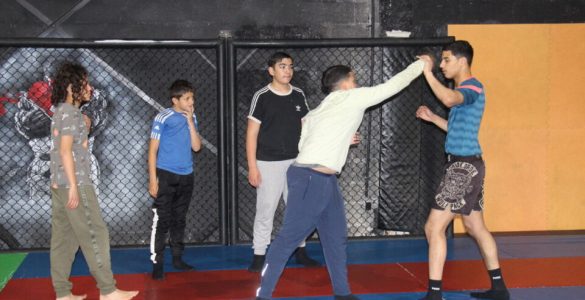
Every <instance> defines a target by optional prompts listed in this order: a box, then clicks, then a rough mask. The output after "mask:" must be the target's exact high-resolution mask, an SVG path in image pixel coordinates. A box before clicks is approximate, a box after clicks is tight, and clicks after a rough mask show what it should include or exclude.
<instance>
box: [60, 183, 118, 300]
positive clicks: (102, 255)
mask: <svg viewBox="0 0 585 300" xmlns="http://www.w3.org/2000/svg"><path fill="white" fill-rule="evenodd" d="M77 189H78V191H79V205H78V206H77V208H75V209H70V208H67V207H66V205H67V201H68V200H69V189H67V188H57V189H55V188H52V189H51V194H52V197H51V198H52V202H53V208H52V210H53V212H52V220H51V279H52V281H53V288H54V289H55V293H56V294H57V298H59V297H64V296H67V295H69V294H71V287H72V286H73V284H72V283H71V281H69V275H70V273H71V266H72V264H73V260H74V259H75V253H77V250H78V249H79V248H80V247H81V251H82V253H83V256H84V257H85V260H86V261H87V265H88V266H89V272H90V273H91V275H93V278H95V280H96V282H97V287H98V288H99V290H100V294H102V295H107V294H110V293H112V292H113V291H115V290H116V280H115V279H114V275H113V273H112V267H111V265H110V237H109V233H108V228H107V227H106V223H105V222H104V220H103V218H102V214H101V210H100V207H99V203H98V200H97V197H96V194H95V190H94V187H93V186H79V187H78V188H77Z"/></svg>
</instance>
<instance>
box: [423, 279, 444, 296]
mask: <svg viewBox="0 0 585 300" xmlns="http://www.w3.org/2000/svg"><path fill="white" fill-rule="evenodd" d="M442 285H443V282H442V281H441V280H432V279H429V289H428V290H427V294H426V296H425V297H424V298H422V299H421V300H442V299H443V288H442V287H441V286H442Z"/></svg>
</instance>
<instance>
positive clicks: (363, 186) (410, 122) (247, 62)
mask: <svg viewBox="0 0 585 300" xmlns="http://www.w3.org/2000/svg"><path fill="white" fill-rule="evenodd" d="M444 43H446V42H444ZM242 44H244V43H242ZM287 46H289V47H287ZM440 49H441V48H440V45H437V44H434V45H425V43H421V44H419V45H416V46H409V45H395V46H381V47H380V46H368V45H365V46H360V43H359V42H357V43H355V45H352V46H349V47H348V46H343V47H332V46H331V45H324V44H318V43H316V44H313V45H307V44H304V45H303V46H298V45H294V43H293V44H290V45H286V43H284V45H282V46H281V47H274V46H268V47H266V46H264V45H260V46H254V45H253V43H252V45H245V44H244V47H241V48H237V47H236V51H235V52H236V55H235V63H234V64H235V68H236V83H237V84H236V86H235V88H236V100H235V101H236V115H235V116H236V127H237V138H236V140H237V145H236V149H237V151H238V152H237V155H236V160H237V168H238V173H237V185H238V186H237V188H238V189H237V195H236V197H237V200H236V203H237V207H236V210H237V214H236V218H237V226H236V229H237V232H236V238H235V240H236V242H239V243H248V242H250V241H251V240H252V238H253V224H254V215H255V205H256V191H255V189H254V188H253V187H252V186H250V185H249V184H248V180H247V164H246V153H245V135H246V126H247V125H246V124H247V115H248V112H249V109H250V103H251V100H252V97H253V95H254V93H255V92H256V91H257V90H259V89H260V88H262V87H264V86H266V85H267V84H268V83H269V82H270V81H271V77H270V76H269V74H268V71H267V60H268V59H269V57H270V56H271V55H272V54H273V53H274V52H276V51H284V52H287V53H288V54H290V55H291V56H292V57H293V59H294V66H295V73H294V76H293V80H292V82H291V84H292V85H294V86H297V87H299V88H301V89H303V90H304V92H305V95H306V97H307V102H308V104H309V108H310V109H313V108H315V107H317V106H318V105H319V103H320V102H321V100H322V99H324V98H325V96H326V95H324V94H323V93H322V92H321V88H320V83H321V75H322V72H323V71H324V70H325V69H326V68H327V67H329V66H332V65H337V64H345V65H349V66H351V67H352V68H353V69H354V70H355V73H356V78H357V81H358V84H359V85H361V86H371V85H375V84H379V83H382V82H384V81H385V80H387V79H389V78H391V77H392V76H393V75H394V74H396V73H398V72H400V71H401V70H402V69H404V68H405V67H406V66H408V64H409V63H410V62H412V61H414V60H415V57H416V55H417V54H420V53H421V51H423V50H424V51H430V52H433V53H435V54H437V57H438V55H439V54H440ZM394 98H395V99H392V100H391V101H387V102H383V103H382V104H379V105H377V106H375V107H371V108H370V109H368V110H367V112H366V114H365V116H364V119H363V122H362V125H361V127H360V129H359V132H360V135H361V137H362V141H361V143H360V144H359V145H357V146H352V149H351V150H350V152H349V156H348V158H347V163H346V165H345V167H344V169H343V171H342V173H341V174H340V175H339V185H340V187H341V190H342V194H343V196H344V199H345V207H346V217H347V222H348V235H349V237H353V238H358V237H360V238H363V237H382V236H388V235H403V234H413V235H421V234H424V230H423V228H424V222H425V220H426V217H427V215H428V212H429V209H430V208H429V207H430V206H429V203H430V201H431V199H432V197H433V195H434V189H435V188H436V186H437V185H438V183H439V180H440V175H441V167H442V165H443V162H444V154H443V148H442V147H443V144H442V141H443V139H444V133H442V132H441V131H440V130H436V129H435V128H433V127H432V126H429V125H428V124H422V122H421V121H420V120H417V119H416V118H415V111H416V109H417V108H418V106H419V105H423V104H425V105H429V106H430V107H431V108H433V109H434V110H435V111H437V113H438V114H440V115H443V116H445V114H446V109H445V107H443V106H441V105H439V104H438V101H437V100H436V99H435V98H434V96H433V95H432V93H431V91H430V90H429V88H428V86H427V85H426V82H425V81H424V78H419V79H417V80H416V81H415V82H413V84H411V85H410V86H409V87H408V88H406V89H405V90H404V91H403V92H402V93H400V94H399V95H397V96H395V97H394ZM421 159H423V160H422V161H421ZM396 166H397V167H396ZM284 208H285V206H284V201H280V203H279V207H278V209H277V212H276V215H275V220H274V230H273V232H272V234H273V237H274V236H275V235H276V233H278V230H279V228H280V226H281V225H282V221H283V217H284ZM313 238H316V235H315V236H313Z"/></svg>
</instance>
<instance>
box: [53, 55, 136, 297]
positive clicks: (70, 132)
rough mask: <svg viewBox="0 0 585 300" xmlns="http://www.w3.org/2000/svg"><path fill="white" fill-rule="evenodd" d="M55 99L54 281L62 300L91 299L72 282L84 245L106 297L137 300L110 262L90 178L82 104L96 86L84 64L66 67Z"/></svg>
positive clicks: (56, 85) (60, 74) (56, 86)
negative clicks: (119, 282) (118, 283)
mask: <svg viewBox="0 0 585 300" xmlns="http://www.w3.org/2000/svg"><path fill="white" fill-rule="evenodd" d="M52 89H53V90H52V94H51V103H52V104H53V106H54V107H55V108H56V109H55V113H54V115H53V119H52V121H51V141H52V145H51V151H50V157H51V165H50V170H51V179H50V180H51V199H52V216H51V250H50V261H51V280H52V283H53V288H54V289H55V293H56V296H57V299H58V300H61V299H63V300H74V299H75V300H78V299H85V297H86V295H73V294H72V293H71V288H72V285H73V284H72V283H71V281H69V275H70V273H71V266H72V264H73V260H74V259H75V253H76V252H77V250H78V249H79V248H80V247H81V251H82V252H83V256H84V257H85V260H86V261H87V264H88V266H89V270H90V273H91V274H92V275H93V277H94V278H95V280H96V282H97V286H98V288H99V290H100V300H127V299H132V298H134V296H136V295H137V294H138V291H122V290H118V289H117V288H116V281H115V279H114V275H113V273H112V268H111V263H110V244H109V233H108V229H107V226H106V223H105V222H104V220H103V218H102V215H101V212H100V207H99V203H98V199H97V196H96V193H95V187H94V185H93V182H92V180H91V177H90V173H91V167H90V164H91V158H90V154H89V151H88V131H89V130H88V126H87V124H86V123H85V121H84V117H83V115H82V114H81V111H80V109H79V107H80V106H81V105H82V104H83V103H85V102H88V101H90V99H91V97H92V87H91V85H90V84H89V81H88V72H87V70H86V69H85V68H84V67H82V66H81V65H78V64H74V63H69V62H66V63H64V64H63V65H61V66H60V68H59V69H58V71H57V74H56V76H55V77H54V82H53V85H52Z"/></svg>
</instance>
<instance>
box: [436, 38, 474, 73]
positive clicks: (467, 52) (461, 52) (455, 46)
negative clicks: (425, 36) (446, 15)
mask: <svg viewBox="0 0 585 300" xmlns="http://www.w3.org/2000/svg"><path fill="white" fill-rule="evenodd" d="M443 51H451V53H453V55H454V56H456V57H457V58H461V57H465V58H466V59H467V64H469V66H470V67H471V62H472V61H473V47H471V44H469V42H468V41H464V40H459V41H454V42H453V43H451V44H448V45H445V46H444V47H443Z"/></svg>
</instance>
